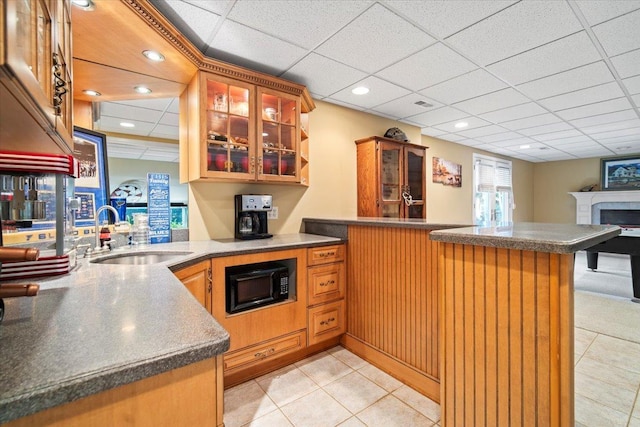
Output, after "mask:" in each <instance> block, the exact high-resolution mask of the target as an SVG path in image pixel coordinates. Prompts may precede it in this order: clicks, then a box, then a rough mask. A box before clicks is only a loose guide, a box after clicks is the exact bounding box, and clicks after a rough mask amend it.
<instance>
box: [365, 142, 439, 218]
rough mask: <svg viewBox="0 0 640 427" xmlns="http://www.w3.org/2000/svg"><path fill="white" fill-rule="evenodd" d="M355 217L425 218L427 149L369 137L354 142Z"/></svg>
mask: <svg viewBox="0 0 640 427" xmlns="http://www.w3.org/2000/svg"><path fill="white" fill-rule="evenodd" d="M356 146H357V151H358V152H357V162H358V216H364V217H388V218H426V206H425V200H426V181H425V173H426V172H425V171H426V167H425V151H426V149H427V148H428V147H425V146H421V145H416V144H409V143H406V142H399V141H396V140H394V139H389V138H383V137H380V136H372V137H369V138H364V139H359V140H357V141H356Z"/></svg>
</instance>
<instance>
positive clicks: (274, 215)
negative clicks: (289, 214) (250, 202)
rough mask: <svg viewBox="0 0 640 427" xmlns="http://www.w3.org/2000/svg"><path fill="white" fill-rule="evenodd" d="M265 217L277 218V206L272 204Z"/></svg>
mask: <svg viewBox="0 0 640 427" xmlns="http://www.w3.org/2000/svg"><path fill="white" fill-rule="evenodd" d="M267 218H269V219H278V207H277V206H272V207H271V210H270V211H268V212H267Z"/></svg>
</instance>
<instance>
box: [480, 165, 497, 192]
mask: <svg viewBox="0 0 640 427" xmlns="http://www.w3.org/2000/svg"><path fill="white" fill-rule="evenodd" d="M495 177H496V173H495V167H494V162H488V161H486V160H483V159H477V160H476V191H479V192H493V191H495V188H496V187H495Z"/></svg>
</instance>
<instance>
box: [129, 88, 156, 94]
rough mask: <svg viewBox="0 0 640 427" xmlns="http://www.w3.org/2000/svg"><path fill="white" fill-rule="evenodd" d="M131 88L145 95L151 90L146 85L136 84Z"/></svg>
mask: <svg viewBox="0 0 640 427" xmlns="http://www.w3.org/2000/svg"><path fill="white" fill-rule="evenodd" d="M133 89H134V90H135V91H136V92H138V93H142V94H145V95H146V94H149V93H151V92H152V91H151V89H149V88H148V87H146V86H136V87H134V88H133Z"/></svg>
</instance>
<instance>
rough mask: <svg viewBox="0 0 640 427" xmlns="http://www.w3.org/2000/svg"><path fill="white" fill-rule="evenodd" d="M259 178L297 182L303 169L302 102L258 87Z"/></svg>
mask: <svg viewBox="0 0 640 427" xmlns="http://www.w3.org/2000/svg"><path fill="white" fill-rule="evenodd" d="M258 112H259V114H261V116H262V117H261V119H260V120H258V136H257V140H258V166H257V168H258V179H259V180H260V179H264V180H270V181H295V180H296V178H297V175H298V173H299V170H300V153H299V151H300V123H299V120H298V118H299V117H300V100H299V99H298V98H297V97H293V96H287V95H286V94H283V93H278V92H275V91H270V90H267V89H263V88H258Z"/></svg>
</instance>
